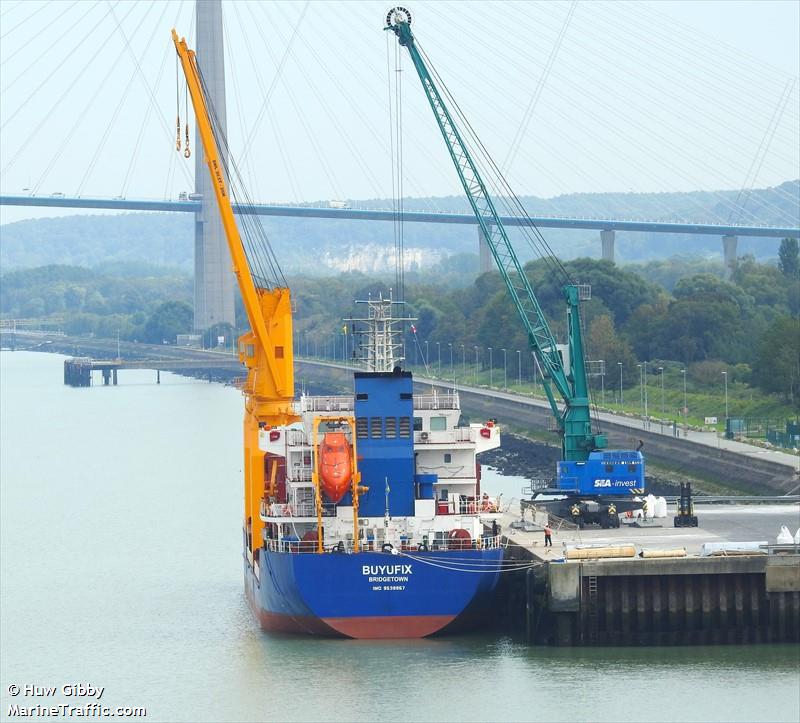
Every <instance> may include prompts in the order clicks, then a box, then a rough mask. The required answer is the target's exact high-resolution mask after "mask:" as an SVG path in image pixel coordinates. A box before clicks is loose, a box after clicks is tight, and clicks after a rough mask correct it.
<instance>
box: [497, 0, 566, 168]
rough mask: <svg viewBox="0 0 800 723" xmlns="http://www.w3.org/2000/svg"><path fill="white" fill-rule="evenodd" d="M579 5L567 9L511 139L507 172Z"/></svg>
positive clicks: (507, 154) (504, 165) (505, 161)
mask: <svg viewBox="0 0 800 723" xmlns="http://www.w3.org/2000/svg"><path fill="white" fill-rule="evenodd" d="M577 6H578V0H572V2H571V3H570V6H569V10H568V11H567V16H566V17H565V18H564V22H563V24H562V25H561V29H560V30H559V31H558V35H557V36H556V41H555V43H554V44H553V47H552V49H551V50H550V55H549V56H548V58H547V62H546V63H545V66H544V69H543V70H542V74H541V75H540V76H539V81H538V82H537V83H536V87H535V88H534V90H533V95H531V99H530V101H528V107H527V108H526V109H525V113H524V114H523V116H522V120H521V122H520V124H519V128H517V132H516V133H515V134H514V138H513V139H512V140H511V145H510V146H509V148H508V153H506V157H505V160H504V161H503V163H502V165H501V166H500V167H501V168H502V169H503V170H504V171H505V172H506V173H508V172H509V171H510V170H511V165H512V164H513V163H514V159H515V158H516V155H517V152H518V151H519V147H520V145H521V144H522V141H523V139H524V138H525V134H526V133H527V131H528V126H529V125H530V122H531V118H532V117H533V113H534V111H535V110H536V106H537V104H538V103H539V98H540V97H541V95H542V91H543V90H544V86H545V84H546V83H547V79H548V77H549V76H550V71H551V70H552V68H553V64H554V63H555V60H556V57H557V56H558V51H559V50H560V48H561V43H562V42H563V41H564V36H565V35H566V33H567V28H569V25H570V22H571V21H572V16H573V15H574V14H575V8H576V7H577Z"/></svg>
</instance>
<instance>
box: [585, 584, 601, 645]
mask: <svg viewBox="0 0 800 723" xmlns="http://www.w3.org/2000/svg"><path fill="white" fill-rule="evenodd" d="M587 590H588V593H589V599H588V601H587V602H588V605H587V610H586V613H587V616H586V626H587V633H588V636H589V644H590V645H597V627H598V609H597V607H598V606H597V577H596V576H595V575H590V576H589V578H588V579H587Z"/></svg>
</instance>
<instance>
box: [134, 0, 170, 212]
mask: <svg viewBox="0 0 800 723" xmlns="http://www.w3.org/2000/svg"><path fill="white" fill-rule="evenodd" d="M183 2H184V0H181V1H180V3H179V4H178V10H177V12H176V13H175V19H174V21H173V23H172V27H177V25H178V18H179V17H180V13H181V10H182V9H183ZM170 48H173V49H174V45H173V43H172V39H171V38H168V39H167V41H166V42H165V44H164V52H163V54H162V56H161V63H160V65H159V67H158V78H157V80H156V88H155V89H156V92H158V89H159V88H160V87H161V79H162V78H163V77H164V70H165V68H166V65H167V59H168V58H169V51H170ZM176 71H177V68H176ZM152 111H153V106H152V105H148V106H147V110H146V111H145V114H144V120H143V122H142V124H141V125H140V126H139V132H138V133H137V135H136V141H135V142H134V144H133V153H132V154H131V159H130V161H129V162H128V167H127V169H126V170H125V176H124V178H123V181H122V189H121V190H120V196H121V197H122V198H125V197H126V196H127V195H128V188H129V184H130V178H131V174H132V173H133V170H134V168H135V166H136V161H137V160H138V158H139V149H140V148H141V143H142V138H143V137H144V132H145V129H146V128H147V126H148V124H149V123H150V115H151V114H152ZM168 155H169V167H170V168H171V167H172V164H173V162H174V156H173V155H172V154H171V153H170V154H168ZM169 174H170V171H169V170H168V171H167V175H169ZM164 196H165V198H166V193H165V194H164Z"/></svg>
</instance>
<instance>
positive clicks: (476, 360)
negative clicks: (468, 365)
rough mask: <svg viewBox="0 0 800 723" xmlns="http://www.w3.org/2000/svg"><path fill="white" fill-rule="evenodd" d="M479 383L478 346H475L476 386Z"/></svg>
mask: <svg viewBox="0 0 800 723" xmlns="http://www.w3.org/2000/svg"><path fill="white" fill-rule="evenodd" d="M477 383H478V345H477V344H476V345H475V384H477Z"/></svg>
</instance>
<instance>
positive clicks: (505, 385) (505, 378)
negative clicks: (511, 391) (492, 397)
mask: <svg viewBox="0 0 800 723" xmlns="http://www.w3.org/2000/svg"><path fill="white" fill-rule="evenodd" d="M502 351H503V391H504V392H507V391H508V367H507V366H506V359H507V356H506V350H505V349H503V350H502Z"/></svg>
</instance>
